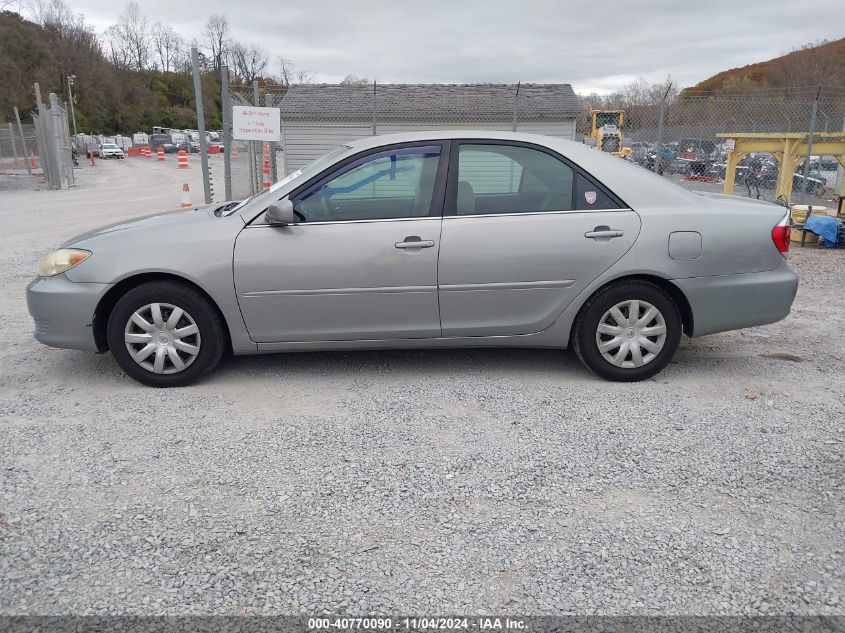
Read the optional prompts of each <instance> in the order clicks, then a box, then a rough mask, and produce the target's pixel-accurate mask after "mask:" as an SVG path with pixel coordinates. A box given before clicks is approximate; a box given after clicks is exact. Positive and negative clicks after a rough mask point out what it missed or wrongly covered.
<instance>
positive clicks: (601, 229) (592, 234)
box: [584, 226, 625, 240]
mask: <svg viewBox="0 0 845 633" xmlns="http://www.w3.org/2000/svg"><path fill="white" fill-rule="evenodd" d="M623 235H625V231H620V230H619V229H612V228H610V227H609V226H597V227H596V228H594V229H593V230H592V231H587V232H586V233H584V237H587V238H591V239H594V240H595V239H610V238H612V237H622V236H623Z"/></svg>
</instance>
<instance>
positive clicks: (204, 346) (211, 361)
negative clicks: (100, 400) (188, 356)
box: [106, 281, 226, 387]
mask: <svg viewBox="0 0 845 633" xmlns="http://www.w3.org/2000/svg"><path fill="white" fill-rule="evenodd" d="M152 303H163V304H170V305H173V306H177V307H179V308H181V309H182V310H184V311H185V312H186V313H187V314H188V315H190V317H191V318H192V319H193V321H194V323H195V324H196V326H197V328H198V329H199V337H200V340H201V343H198V345H199V352H198V353H196V356H195V357H194V358H193V360H192V361H191V362H190V363H189V364H187V366H186V367H185V368H184V369H183V370H181V371H177V372H176V373H171V374H166V373H165V374H159V373H154V372H153V371H152V370H150V369H146V368H145V367H142V366H141V365H140V364H138V363H137V362H136V361H135V360H134V359H133V357H132V355H131V354H130V352H129V350H128V349H127V344H126V342H125V340H124V334H125V330H126V326H127V324H128V323H129V320H130V318H131V317H132V315H133V314H134V313H135V311H137V310H139V309H141V308H143V307H144V306H146V305H148V304H152ZM106 335H107V338H108V343H109V349H110V350H111V353H112V355H113V356H114V358H115V360H116V361H117V363H118V364H119V365H120V367H121V368H122V369H123V371H125V372H126V373H127V374H128V375H129V376H130V377H131V378H134V379H135V380H137V381H138V382H140V383H142V384H144V385H148V386H150V387H184V386H186V385H190V384H192V383H194V382H196V381H197V380H199V379H200V378H202V377H203V376H204V375H205V374H207V373H208V372H210V371H211V370H212V369H214V368H215V367H216V366H217V363H219V362H220V359H221V357H222V356H223V352H224V350H225V349H226V331H225V329H224V326H223V323H222V319H221V318H220V316H219V314H218V312H217V310H216V308H215V307H214V305H213V304H212V303H211V302H210V301H209V300H208V299H207V298H206V297H205V295H203V294H202V293H201V292H199V291H197V290H196V289H195V288H192V287H191V286H188V285H186V284H181V283H178V282H173V281H152V282H148V283H145V284H142V285H140V286H138V287H136V288H133V289H132V290H130V291H129V292H127V293H126V294H125V295H123V297H121V298H120V300H118V302H117V303H116V304H115V306H114V309H112V312H111V314H110V315H109V321H108V325H107V329H106ZM167 362H169V361H167Z"/></svg>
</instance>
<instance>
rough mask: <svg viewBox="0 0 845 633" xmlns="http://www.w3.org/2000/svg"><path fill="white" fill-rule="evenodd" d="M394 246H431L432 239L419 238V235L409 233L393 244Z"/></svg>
mask: <svg viewBox="0 0 845 633" xmlns="http://www.w3.org/2000/svg"><path fill="white" fill-rule="evenodd" d="M394 246H395V247H396V248H431V247H432V246H434V240H421V239H420V237H419V235H409V236H408V237H406V238H405V240H404V241H402V242H396V243H395V244H394Z"/></svg>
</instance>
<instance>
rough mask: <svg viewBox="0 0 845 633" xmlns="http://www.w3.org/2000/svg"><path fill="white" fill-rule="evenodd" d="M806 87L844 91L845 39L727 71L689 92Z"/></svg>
mask: <svg viewBox="0 0 845 633" xmlns="http://www.w3.org/2000/svg"><path fill="white" fill-rule="evenodd" d="M803 86H825V87H828V88H837V87H843V88H845V38H842V39H840V40H834V41H832V42H831V41H827V40H824V41H822V42H818V43H816V44H808V45H806V46H802V47H801V48H798V49H796V50H794V51H792V52H790V53H787V54H786V55H781V56H780V57H776V58H774V59H770V60H768V61H764V62H758V63H756V64H749V65H748V66H743V67H742V68H732V69H730V70H725V71H723V72H720V73H719V74H717V75H713V76H712V77H710V78H709V79H705V80H704V81H702V82H699V83H698V84H696V85H695V86H693V87H691V88H689V89H688V91H689V92H702V91H708V92H710V91H716V92H718V91H722V90H743V89H749V88H784V89H787V90H788V89H792V88H796V87H803Z"/></svg>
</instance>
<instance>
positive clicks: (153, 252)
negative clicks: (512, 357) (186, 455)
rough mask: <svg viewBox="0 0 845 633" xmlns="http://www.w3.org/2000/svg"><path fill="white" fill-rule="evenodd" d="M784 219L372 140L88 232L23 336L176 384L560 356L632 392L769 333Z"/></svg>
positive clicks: (58, 255) (605, 171)
mask: <svg viewBox="0 0 845 633" xmlns="http://www.w3.org/2000/svg"><path fill="white" fill-rule="evenodd" d="M788 248H789V211H788V209H786V208H784V207H782V206H778V205H775V204H771V203H767V202H761V201H757V200H750V199H747V198H733V197H730V196H723V195H718V194H706V193H693V192H690V191H687V190H685V189H682V188H680V187H678V186H676V185H674V184H672V183H671V182H669V181H668V180H667V179H665V178H660V177H658V176H656V175H654V174H652V173H649V172H647V171H646V170H644V169H642V168H640V167H637V166H635V165H633V164H631V163H630V162H629V161H624V160H620V159H618V158H616V157H613V156H609V155H608V154H606V153H604V152H597V151H596V150H594V149H591V148H589V147H587V146H586V145H582V144H580V143H574V142H571V141H564V140H561V139H556V138H550V137H545V136H538V135H532V134H522V133H507V132H480V131H459V130H458V131H456V130H449V131H440V132H415V133H405V134H394V135H385V136H369V137H365V138H362V139H359V140H356V141H351V142H349V143H347V144H346V145H344V146H342V147H340V148H338V149H335V150H333V151H332V152H330V153H328V154H326V155H325V156H323V157H322V158H320V159H318V160H316V161H315V162H313V163H311V164H310V165H308V166H306V167H304V168H303V169H301V170H299V171H296V172H294V173H293V174H291V175H290V176H288V177H287V178H285V179H284V180H282V181H280V182H278V183H276V184H275V185H273V186H272V187H270V188H269V189H267V190H264V191H262V192H261V193H258V194H256V195H254V196H253V197H251V198H247V199H246V200H243V201H242V202H240V203H232V202H228V203H224V204H221V203H216V204H212V205H208V206H204V207H200V208H197V209H190V210H186V211H182V212H173V213H165V214H161V215H156V216H151V217H147V218H143V219H133V220H131V221H129V222H127V223H125V224H124V225H122V226H120V227H115V226H111V227H107V228H104V229H102V230H99V231H91V232H89V233H86V234H83V235H81V236H79V237H76V238H74V239H71V240H70V241H68V242H66V243H65V244H64V245H63V246H62V247H61V248H60V249H59V250H57V251H54V252H52V253H49V254H47V255H46V256H45V257H44V258H43V259H42V261H41V262H40V264H39V267H38V277H37V278H36V279H35V280H34V281H32V283H30V284H29V286H28V287H27V303H28V306H29V311H30V314H31V315H32V316H33V318H34V319H35V337H36V338H37V339H38V340H39V341H41V342H42V343H45V344H47V345H51V346H54V347H67V348H74V349H82V350H89V351H99V352H104V351H106V350H111V353H112V355H113V356H114V358H115V359H116V360H117V362H118V363H119V364H120V366H121V367H122V368H123V369H124V371H125V372H126V373H127V374H128V375H130V376H131V377H132V378H134V379H136V380H138V381H140V382H142V383H144V384H147V385H152V386H157V387H169V386H181V385H187V384H189V383H191V382H194V381H195V380H197V379H199V378H200V377H202V376H203V375H204V374H206V373H207V372H208V371H210V370H211V369H212V368H214V367H215V366H216V365H217V363H218V362H219V361H220V358H221V357H222V355H223V353H224V352H225V351H226V350H231V351H233V352H234V353H235V354H255V353H260V352H273V351H278V352H281V351H303V350H327V349H346V350H348V349H373V348H421V347H422V348H425V347H428V348H443V347H464V346H469V347H497V346H516V347H542V348H566V347H570V346H571V347H572V348H573V349H574V351H575V353H576V355H577V356H578V358H579V359H580V360H581V361H582V362H583V363H584V364H585V365H586V366H587V367H589V368H590V369H591V370H592V371H594V372H595V373H596V374H598V375H600V376H602V377H604V378H606V379H610V380H619V381H634V380H644V379H646V378H649V377H651V376H654V375H655V374H656V373H657V372H659V371H660V370H661V369H662V368H663V367H665V366H666V364H667V363H668V362H669V360H670V359H671V358H672V355H673V354H674V352H675V349H676V348H677V346H678V343H679V341H680V340H681V336H682V334H686V335H688V336H702V335H704V334H712V333H714V332H723V331H726V330H732V329H738V328H746V327H751V326H754V325H763V324H766V323H772V322H774V321H778V320H780V319H782V318H784V317H785V316H786V315H787V314H788V313H789V310H790V307H791V305H792V301H793V299H794V298H795V293H796V291H797V288H798V280H797V278H796V277H795V275H793V274H792V272H791V271H790V270H789V268H788V267H787V265H786V259H785V253H786V251H787V250H788Z"/></svg>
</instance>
